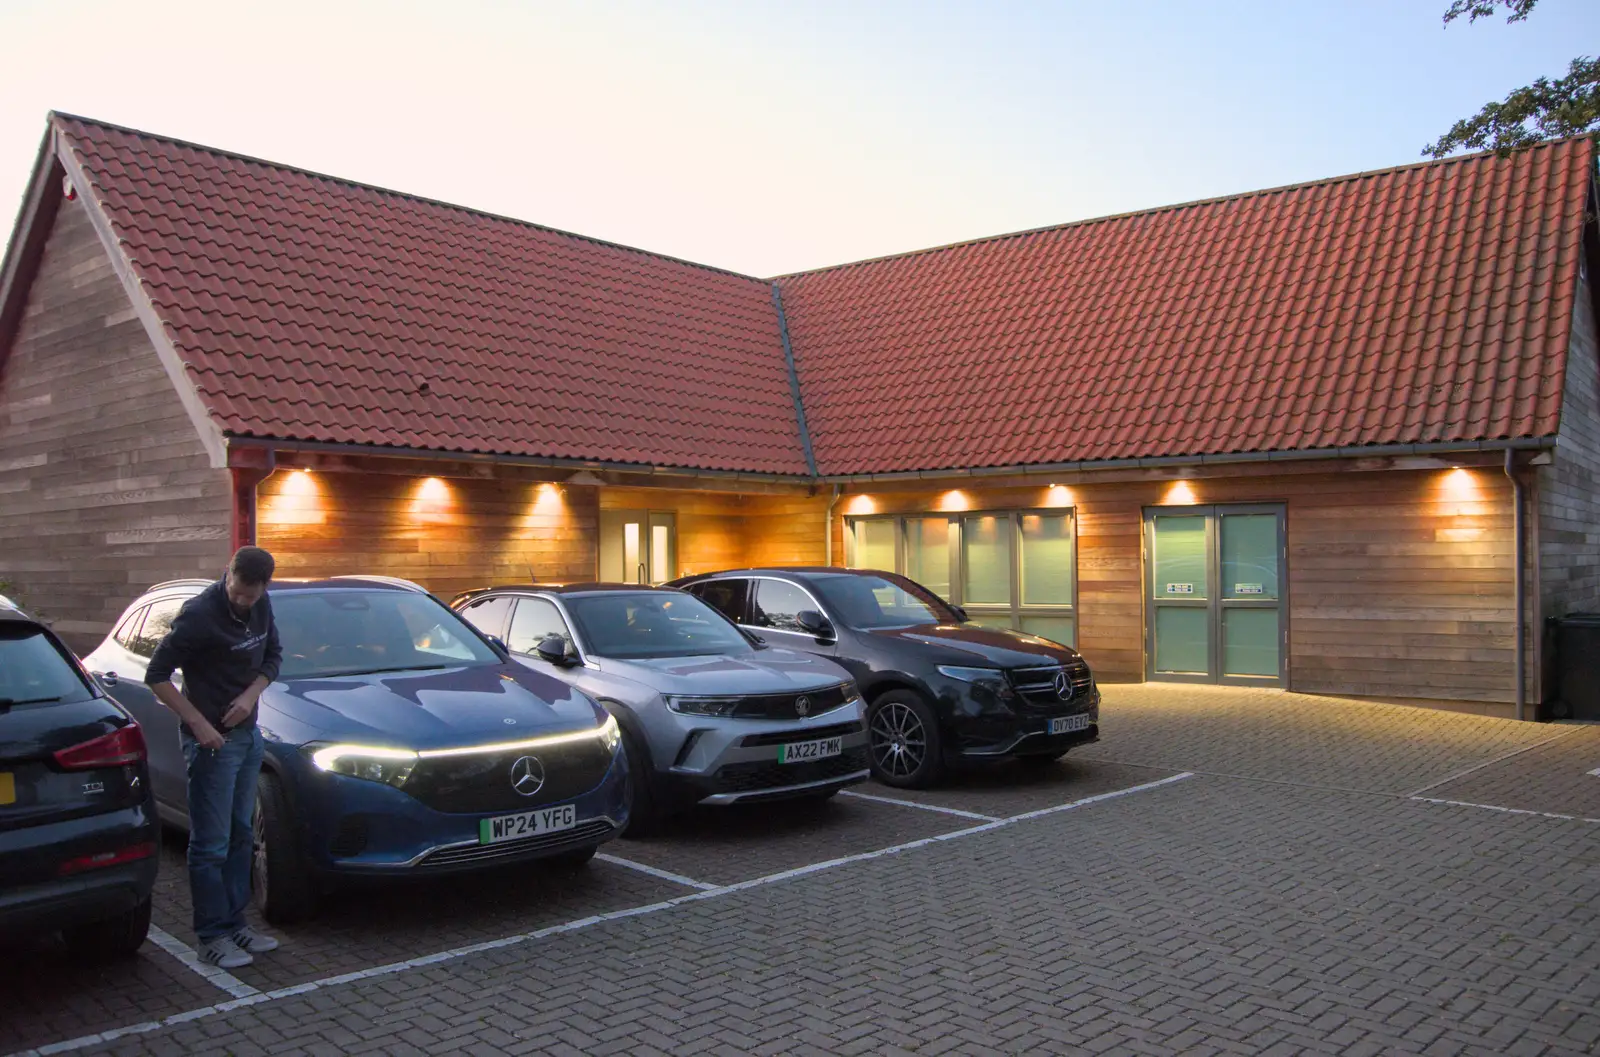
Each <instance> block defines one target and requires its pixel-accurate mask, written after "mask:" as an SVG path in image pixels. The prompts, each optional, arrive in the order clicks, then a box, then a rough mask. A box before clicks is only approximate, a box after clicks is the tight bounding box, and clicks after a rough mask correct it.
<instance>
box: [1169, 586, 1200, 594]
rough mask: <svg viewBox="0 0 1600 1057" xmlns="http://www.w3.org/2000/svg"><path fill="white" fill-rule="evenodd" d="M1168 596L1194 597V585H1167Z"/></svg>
mask: <svg viewBox="0 0 1600 1057" xmlns="http://www.w3.org/2000/svg"><path fill="white" fill-rule="evenodd" d="M1167 594H1169V595H1192V594H1194V584H1168V585H1167Z"/></svg>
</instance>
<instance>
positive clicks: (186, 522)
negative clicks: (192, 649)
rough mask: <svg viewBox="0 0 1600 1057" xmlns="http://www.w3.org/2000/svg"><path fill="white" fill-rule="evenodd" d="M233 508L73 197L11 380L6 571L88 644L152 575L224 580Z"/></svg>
mask: <svg viewBox="0 0 1600 1057" xmlns="http://www.w3.org/2000/svg"><path fill="white" fill-rule="evenodd" d="M229 510H230V496H229V478H228V474H227V471H225V470H219V469H213V468H212V467H211V465H210V462H209V460H208V458H207V456H206V453H205V449H204V448H203V447H202V445H201V443H200V440H199V438H198V436H197V435H196V433H195V427H194V424H193V421H192V420H191V419H190V418H189V416H188V415H187V414H186V413H185V411H184V408H183V405H182V403H181V402H180V401H179V398H178V394H177V391H176V390H175V389H174V388H173V385H172V382H171V380H170V378H169V377H168V375H167V373H166V370H165V369H164V368H163V366H162V364H161V360H160V358H159V356H158V355H157V353H156V351H155V348H154V347H153V346H152V345H151V344H150V339H149V337H148V336H147V335H146V333H145V330H144V327H143V326H142V325H141V324H140V322H139V321H138V319H137V318H136V317H135V316H134V312H133V308H132V305H131V304H130V303H129V301H128V298H127V294H126V292H125V291H124V289H123V286H122V282H121V280H120V279H118V277H117V274H116V272H115V271H114V270H113V268H112V264H111V260H110V259H109V258H108V257H107V256H106V253H105V250H104V248H103V246H102V244H101V242H100V240H99V238H98V237H97V236H96V235H95V232H94V230H93V228H92V227H91V226H90V223H89V218H88V216H87V214H86V213H85V211H84V206H83V204H82V203H81V202H78V201H64V202H62V203H61V204H60V209H59V211H58V212H57V213H56V217H55V222H54V226H53V228H52V230H51V232H50V236H49V238H48V240H47V242H46V243H45V248H44V256H43V258H42V260H41V262H40V268H39V273H38V277H37V278H36V279H35V281H34V283H33V285H32V287H31V289H30V291H29V294H28V302H27V306H26V308H25V309H24V314H23V318H22V324H21V328H20V330H19V331H18V334H17V338H16V341H15V342H14V344H13V345H12V348H11V350H10V355H9V357H8V358H7V359H6V361H5V368H4V372H3V373H0V580H3V581H8V582H9V583H10V584H11V585H12V586H11V590H12V591H13V592H14V593H15V594H16V595H17V596H18V601H20V602H22V603H23V604H24V605H26V606H28V607H30V608H31V609H34V610H35V611H37V612H38V613H40V615H42V616H43V617H44V618H45V619H47V620H49V621H51V623H52V624H53V625H54V627H55V629H56V630H57V632H58V633H60V634H61V635H62V637H63V638H64V639H66V641H67V642H68V643H69V644H70V645H71V646H72V647H73V648H74V649H77V650H80V651H86V650H87V649H89V648H92V647H93V646H94V645H96V644H98V642H99V640H100V638H101V637H102V636H104V635H105V634H106V632H107V631H109V630H110V627H111V623H112V621H113V620H115V618H116V617H117V616H118V614H120V613H121V611H122V609H123V607H124V606H126V605H127V603H129V602H131V601H132V600H133V599H134V598H135V597H137V596H138V594H139V593H140V592H141V591H143V590H144V589H145V588H146V587H148V586H149V585H151V584H152V583H155V582H157V581H161V580H167V579H172V578H175V577H180V576H206V577H213V576H220V575H221V573H222V569H223V567H224V566H225V565H226V564H227V559H228V546H229V534H228V522H229ZM3 590H4V589H3V588H0V591H3Z"/></svg>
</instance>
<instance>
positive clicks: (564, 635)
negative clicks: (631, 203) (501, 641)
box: [506, 598, 572, 653]
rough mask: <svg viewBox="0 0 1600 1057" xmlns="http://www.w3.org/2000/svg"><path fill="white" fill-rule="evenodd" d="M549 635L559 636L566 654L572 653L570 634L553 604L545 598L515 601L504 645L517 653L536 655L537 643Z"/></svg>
mask: <svg viewBox="0 0 1600 1057" xmlns="http://www.w3.org/2000/svg"><path fill="white" fill-rule="evenodd" d="M551 635H560V636H561V641H563V642H565V643H566V644H567V652H568V653H571V652H572V632H571V631H569V630H568V628H567V622H566V621H565V620H562V619H561V612H560V610H558V609H556V605H555V603H554V602H551V601H550V600H549V599H545V598H519V599H517V613H516V615H515V616H514V617H512V618H511V633H510V635H508V636H507V637H506V645H507V646H509V647H510V648H511V649H512V650H514V651H516V652H517V653H537V652H538V651H539V643H541V642H543V641H544V640H545V639H547V638H549V637H550V636H551Z"/></svg>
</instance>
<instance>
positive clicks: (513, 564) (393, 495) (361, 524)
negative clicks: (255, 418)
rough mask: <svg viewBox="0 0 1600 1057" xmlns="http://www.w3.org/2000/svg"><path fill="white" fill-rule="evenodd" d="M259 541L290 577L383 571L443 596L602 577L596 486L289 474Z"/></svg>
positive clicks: (505, 476) (274, 492)
mask: <svg viewBox="0 0 1600 1057" xmlns="http://www.w3.org/2000/svg"><path fill="white" fill-rule="evenodd" d="M256 494H257V505H258V520H259V526H258V530H257V541H258V542H259V543H260V544H261V546H263V547H266V548H267V549H268V550H271V551H272V552H273V554H274V556H275V557H277V559H278V569H279V573H280V575H282V576H297V577H321V576H337V575H341V574H349V573H380V574H383V575H386V576H401V577H404V578H406V579H408V580H415V581H416V582H417V583H420V584H422V585H423V586H424V587H426V588H428V589H429V590H430V591H433V592H434V593H435V594H437V595H439V596H440V597H442V598H445V599H447V600H448V599H449V597H450V596H451V595H453V594H457V593H459V592H461V591H466V590H470V589H471V588H475V587H484V586H487V585H489V584H493V583H527V582H528V581H530V580H537V581H541V582H555V583H562V582H571V581H575V580H588V579H592V578H593V577H594V575H595V567H596V551H595V538H596V528H597V517H598V509H599V505H598V497H597V495H596V490H595V489H594V488H589V487H582V486H575V485H556V484H551V483H541V482H538V481H534V480H526V479H521V478H519V477H517V476H516V475H515V474H514V473H512V472H511V471H505V472H503V473H502V474H501V475H499V476H497V477H495V478H492V479H487V480H470V479H442V478H421V477H411V476H403V475H395V474H356V473H322V472H315V473H304V472H301V471H298V470H279V471H277V472H276V473H274V474H273V475H272V476H271V477H268V478H267V479H266V480H265V481H263V482H262V483H261V486H260V487H259V488H258V489H257V493H256Z"/></svg>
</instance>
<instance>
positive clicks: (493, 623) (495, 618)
mask: <svg viewBox="0 0 1600 1057" xmlns="http://www.w3.org/2000/svg"><path fill="white" fill-rule="evenodd" d="M511 601H512V600H511V599H510V598H507V597H506V596H505V595H498V596H496V597H494V598H480V599H478V600H477V601H476V602H474V603H472V604H471V605H469V606H467V607H466V608H465V609H463V610H462V611H461V615H462V616H463V617H465V618H466V619H467V620H468V621H469V622H470V623H471V624H472V626H473V627H475V628H477V629H478V630H479V631H481V632H483V633H484V634H485V635H490V636H493V637H495V638H499V637H501V636H503V635H505V633H506V617H507V616H508V615H509V614H510V613H511Z"/></svg>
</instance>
